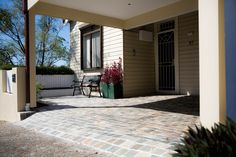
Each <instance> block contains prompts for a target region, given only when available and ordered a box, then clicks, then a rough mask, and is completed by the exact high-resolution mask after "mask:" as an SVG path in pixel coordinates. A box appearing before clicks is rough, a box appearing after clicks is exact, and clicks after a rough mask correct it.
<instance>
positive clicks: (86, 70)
mask: <svg viewBox="0 0 236 157" xmlns="http://www.w3.org/2000/svg"><path fill="white" fill-rule="evenodd" d="M82 70H83V71H85V72H91V71H98V70H103V68H101V67H100V68H90V69H82Z"/></svg>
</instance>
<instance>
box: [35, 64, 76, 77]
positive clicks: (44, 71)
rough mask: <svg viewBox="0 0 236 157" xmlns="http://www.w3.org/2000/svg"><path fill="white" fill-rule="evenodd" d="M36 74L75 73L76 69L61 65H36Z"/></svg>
mask: <svg viewBox="0 0 236 157" xmlns="http://www.w3.org/2000/svg"><path fill="white" fill-rule="evenodd" d="M36 74H37V75H68V74H69V75H70V74H74V71H73V70H72V69H71V68H69V67H66V66H60V67H45V66H40V67H36Z"/></svg>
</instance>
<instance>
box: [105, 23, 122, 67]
mask: <svg viewBox="0 0 236 157" xmlns="http://www.w3.org/2000/svg"><path fill="white" fill-rule="evenodd" d="M123 51H124V46H123V30H121V29H118V28H112V27H105V26H104V27H103V65H104V67H105V66H106V65H111V64H112V63H113V62H114V61H115V62H118V61H119V58H121V59H122V60H123ZM122 62H123V61H122ZM122 65H123V63H122Z"/></svg>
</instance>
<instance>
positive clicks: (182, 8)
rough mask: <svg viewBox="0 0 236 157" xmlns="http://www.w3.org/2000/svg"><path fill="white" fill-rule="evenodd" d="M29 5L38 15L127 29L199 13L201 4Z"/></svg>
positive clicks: (39, 0) (57, 0)
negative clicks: (186, 14)
mask: <svg viewBox="0 0 236 157" xmlns="http://www.w3.org/2000/svg"><path fill="white" fill-rule="evenodd" d="M28 2H29V5H28V6H29V10H34V12H35V13H36V14H43V15H49V16H54V17H60V18H67V19H70V20H77V21H83V22H87V23H95V24H101V25H107V26H113V27H118V28H126V29H127V28H132V27H137V26H140V25H144V24H150V23H152V22H157V21H158V20H160V19H165V18H170V17H173V16H177V15H179V14H181V13H182V14H183V13H186V12H190V11H194V10H197V2H198V0H145V1H144V0H96V1H94V0H69V1H65V0H50V1H49V0H28ZM129 4H130V5H129ZM163 11H164V12H163ZM155 16H156V17H155Z"/></svg>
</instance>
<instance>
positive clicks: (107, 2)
mask: <svg viewBox="0 0 236 157" xmlns="http://www.w3.org/2000/svg"><path fill="white" fill-rule="evenodd" d="M40 1H42V2H44V3H50V4H54V5H58V6H63V7H67V8H72V9H76V10H81V11H85V12H90V13H94V14H98V15H103V16H108V17H113V18H117V19H121V20H127V19H129V18H132V17H135V16H137V15H140V14H143V13H146V12H149V11H152V10H155V9H158V8H160V7H163V6H166V5H169V4H172V3H175V2H177V1H180V0H145V1H144V0H96V1H94V0H69V1H65V0H50V1H49V0H40ZM129 4H130V5H129Z"/></svg>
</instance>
